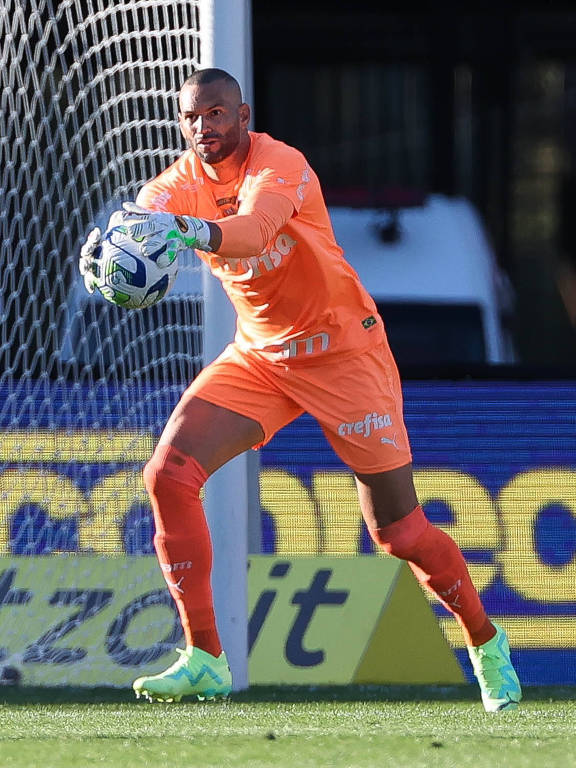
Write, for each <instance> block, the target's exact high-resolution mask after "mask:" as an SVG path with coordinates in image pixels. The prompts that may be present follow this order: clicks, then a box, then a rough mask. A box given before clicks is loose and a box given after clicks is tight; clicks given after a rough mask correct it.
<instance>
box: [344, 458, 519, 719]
mask: <svg viewBox="0 0 576 768" xmlns="http://www.w3.org/2000/svg"><path fill="white" fill-rule="evenodd" d="M356 484H357V487H358V495H359V500H360V506H361V510H362V514H363V517H364V520H365V522H366V525H367V527H368V530H369V532H370V535H371V537H372V539H373V540H374V541H375V542H376V544H377V545H378V546H380V547H381V548H382V549H383V550H384V551H385V552H387V553H388V554H390V555H394V556H395V557H398V558H400V559H402V560H406V561H407V562H408V564H409V566H410V568H411V570H412V572H413V573H414V575H415V576H416V578H417V579H418V581H419V582H420V584H422V586H424V587H425V588H426V589H428V590H429V591H430V592H432V593H433V594H434V595H435V596H436V597H437V599H438V600H439V601H440V602H441V603H442V605H444V607H445V608H447V609H448V610H449V611H450V612H451V613H452V614H453V615H454V617H455V618H456V620H457V621H458V623H459V624H460V626H461V628H462V630H463V633H464V638H465V641H466V645H467V647H468V652H469V655H470V659H471V661H472V664H473V667H474V672H475V674H476V677H477V678H478V681H479V683H480V688H481V692H482V700H483V703H484V707H485V708H486V710H487V711H488V712H496V711H500V710H503V709H511V708H515V707H516V706H517V703H518V701H519V700H520V698H521V696H522V693H521V688H520V683H519V681H518V677H517V675H516V672H515V670H514V668H513V666H512V664H511V661H510V650H509V647H508V641H507V638H506V635H505V633H504V631H503V630H502V628H501V627H499V626H498V625H495V624H493V623H492V622H491V621H490V619H489V618H488V616H487V615H486V612H485V610H484V607H483V605H482V602H481V600H480V597H479V595H478V592H477V590H476V588H475V587H474V584H473V583H472V579H471V578H470V574H469V572H468V567H467V565H466V562H465V560H464V557H463V555H462V553H461V551H460V549H459V547H458V546H457V544H456V542H455V541H454V540H453V539H452V538H451V537H450V536H448V535H447V534H446V533H444V532H443V531H441V530H440V529H439V528H436V527H435V526H434V525H432V524H431V523H430V522H429V521H428V520H427V519H426V516H425V514H424V512H423V510H422V507H420V506H419V505H418V504H417V503H416V504H415V503H414V502H415V501H416V493H415V491H414V487H413V483H412V467H411V465H407V466H404V467H400V468H398V469H392V470H388V471H383V472H379V473H376V474H368V475H367V474H362V473H360V472H356Z"/></svg>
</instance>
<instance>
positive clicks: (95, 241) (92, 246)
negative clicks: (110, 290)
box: [78, 227, 102, 293]
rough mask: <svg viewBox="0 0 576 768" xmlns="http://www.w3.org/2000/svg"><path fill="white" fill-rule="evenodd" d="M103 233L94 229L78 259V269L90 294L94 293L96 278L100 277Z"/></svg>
mask: <svg viewBox="0 0 576 768" xmlns="http://www.w3.org/2000/svg"><path fill="white" fill-rule="evenodd" d="M101 236H102V233H101V231H100V229H99V227H94V229H92V230H91V231H90V232H89V233H88V237H87V238H86V241H85V243H84V245H83V246H82V248H81V249H80V258H79V259H78V269H79V271H80V274H81V275H82V277H83V279H84V285H85V287H86V290H87V291H88V293H94V289H95V287H96V277H97V275H98V258H99V255H100V251H101V247H100V241H101Z"/></svg>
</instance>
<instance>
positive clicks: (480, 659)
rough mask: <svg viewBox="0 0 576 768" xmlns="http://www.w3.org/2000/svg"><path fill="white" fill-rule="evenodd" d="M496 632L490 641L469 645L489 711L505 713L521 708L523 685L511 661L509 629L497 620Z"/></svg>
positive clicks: (483, 698) (475, 671)
mask: <svg viewBox="0 0 576 768" xmlns="http://www.w3.org/2000/svg"><path fill="white" fill-rule="evenodd" d="M494 626H495V628H496V634H495V635H494V637H493V638H492V639H491V640H488V642H487V643H484V644H483V645H479V646H478V647H474V648H472V647H468V655H469V656H470V661H471V662H472V666H473V668H474V674H475V675H476V679H477V680H478V683H479V685H480V691H481V694H482V703H483V704H484V709H485V710H486V712H504V711H507V710H511V709H517V708H518V702H519V701H520V699H521V698H522V688H521V687H520V681H519V680H518V675H517V674H516V670H515V669H514V667H513V666H512V662H511V661H510V647H509V645H508V638H507V637H506V632H504V630H503V629H502V627H500V626H499V625H498V624H495V623H494Z"/></svg>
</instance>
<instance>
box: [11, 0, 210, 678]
mask: <svg viewBox="0 0 576 768" xmlns="http://www.w3.org/2000/svg"><path fill="white" fill-rule="evenodd" d="M198 17H199V9H198V4H197V3H196V2H192V1H191V0H181V1H178V0H120V1H118V2H114V3H109V2H107V0H63V1H62V2H58V1H57V0H4V2H3V3H2V4H1V6H0V80H1V82H2V97H1V102H0V232H1V237H0V280H1V289H0V341H1V344H0V430H1V433H0V556H3V559H2V558H0V611H2V610H7V608H8V607H9V608H10V610H14V611H16V612H17V610H20V611H24V610H25V609H26V611H27V613H20V614H18V613H15V615H14V619H15V621H17V620H18V617H23V616H26V620H27V622H28V623H30V622H31V621H32V623H33V611H32V608H31V607H30V606H32V605H33V604H35V601H36V602H38V600H40V599H41V598H40V597H35V593H34V589H33V588H32V587H31V585H30V584H24V583H20V581H19V579H20V578H24V576H23V575H22V574H23V573H24V571H23V570H22V569H23V568H24V563H25V560H26V561H27V560H28V558H23V557H22V556H29V558H30V562H31V561H32V558H31V557H30V556H36V557H38V556H43V560H42V563H44V565H42V564H39V565H38V566H37V568H36V573H37V574H40V577H41V578H42V579H45V580H47V581H48V582H50V579H51V578H52V576H51V573H50V572H49V571H47V570H46V564H47V563H48V561H51V562H52V563H54V564H53V565H52V571H54V570H55V569H56V570H57V566H56V562H57V561H56V560H55V558H53V557H51V558H46V557H45V556H46V555H54V554H59V557H60V558H62V554H61V553H80V554H82V556H83V557H81V558H78V560H83V561H84V562H85V563H88V559H89V558H86V557H85V555H88V554H90V553H92V554H108V555H110V556H115V557H125V556H126V555H141V554H148V553H151V552H152V523H151V519H150V518H151V516H150V510H149V507H148V502H147V499H146V497H145V493H144V491H143V487H142V482H141V468H142V465H143V463H144V461H145V460H146V459H147V458H148V456H149V453H150V450H151V447H152V445H153V440H154V436H155V435H157V434H158V433H159V431H160V429H161V427H162V425H163V424H164V423H165V421H166V418H167V416H168V414H169V413H170V411H171V409H172V407H173V405H174V403H175V402H176V400H177V397H178V395H179V393H180V392H181V390H182V388H183V385H184V384H185V383H186V382H188V381H190V380H191V379H192V378H193V377H194V375H195V374H196V373H197V371H198V370H199V368H200V367H201V362H202V349H201V346H202V344H201V322H202V297H201V295H200V286H201V280H200V277H199V276H200V266H199V262H198V260H196V261H193V257H190V262H189V264H187V265H186V266H185V267H184V268H181V270H180V273H179V275H178V278H177V282H176V285H175V287H174V289H173V290H172V292H171V294H170V295H169V297H167V298H165V299H164V301H162V302H161V303H160V304H158V305H157V306H155V307H151V308H149V309H146V310H139V311H125V310H121V309H119V308H117V307H114V306H113V305H111V304H108V303H106V302H104V301H103V300H97V299H95V298H94V297H90V296H89V295H88V294H86V292H85V290H84V286H83V283H82V281H81V279H80V276H79V274H78V271H77V258H78V253H79V250H80V246H81V243H82V241H83V239H84V238H85V236H86V233H87V232H88V231H89V230H90V229H91V228H92V227H93V226H95V225H98V226H101V227H102V226H105V223H106V221H107V219H108V215H109V213H110V212H111V210H113V209H114V208H117V207H119V204H120V202H121V201H123V200H133V199H134V198H135V196H136V193H137V190H138V189H139V187H140V186H141V185H142V183H143V182H144V181H146V180H147V179H149V178H151V177H153V176H155V175H156V174H157V173H158V172H159V171H160V170H162V169H163V168H165V167H166V166H167V165H168V164H169V163H170V162H171V161H172V160H173V159H174V158H175V157H176V155H177V154H178V153H179V152H181V151H182V143H181V138H180V135H179V131H178V126H177V119H176V117H177V93H178V90H179V88H180V86H181V84H182V82H183V81H184V80H185V79H186V77H187V76H188V75H189V74H191V72H192V71H193V70H194V68H195V66H196V65H197V64H198V62H199V56H200V31H199V18H198ZM79 567H80V566H79ZM82 567H83V566H82ZM86 567H88V566H87V565H86ZM115 568H116V572H117V577H118V575H119V574H118V569H119V568H120V565H119V563H117V565H116V566H115ZM82 572H84V571H82ZM129 572H130V573H134V571H129ZM19 574H20V575H19ZM92 576H93V578H92V581H90V578H88V583H87V584H84V586H83V587H82V588H79V587H78V586H76V587H75V591H74V590H73V591H72V592H70V590H69V589H68V591H66V589H63V588H62V584H59V587H58V589H52V588H50V589H49V590H48V591H49V594H48V593H47V595H46V596H45V602H46V603H47V604H49V605H51V606H52V607H53V610H55V611H58V610H60V611H61V612H62V616H64V614H66V612H67V613H68V614H70V613H73V612H74V609H73V607H72V608H70V606H75V605H80V606H81V609H80V614H81V616H80V619H78V621H77V622H76V624H78V625H79V624H82V622H84V621H86V620H87V619H90V620H91V621H95V620H94V619H92V616H93V615H95V614H96V613H98V614H99V615H103V614H102V612H103V611H104V613H105V611H106V610H107V606H108V603H109V602H110V601H109V600H108V603H107V602H106V599H107V598H106V594H107V590H106V589H104V588H103V587H102V588H100V587H98V588H97V589H95V586H94V585H95V583H96V586H97V581H98V580H97V579H96V576H95V572H94V573H93V574H92ZM102 578H104V577H102ZM94 579H96V582H95V581H94ZM105 580H106V579H105V578H104V581H105ZM120 581H122V579H120ZM157 586H158V587H159V588H161V587H162V580H161V579H160V582H159V584H158V585H157ZM127 589H128V592H129V591H130V588H129V585H128V586H127ZM108 591H109V590H108ZM105 593H106V594H105ZM127 594H128V593H127ZM158 594H160V592H158ZM42 599H44V598H42ZM131 599H132V598H131ZM134 599H135V598H134ZM150 599H152V598H150ZM155 599H156V598H153V599H152V603H150V604H147V607H148V608H149V607H150V605H152V606H154V605H156V603H155V602H154V600H155ZM158 600H159V601H160V604H161V605H164V603H163V602H162V601H163V600H164V598H163V597H160V598H158ZM89 606H92V608H89ZM165 609H167V608H166V606H165ZM169 610H172V609H171V608H170V609H169ZM90 611H92V612H90ZM76 613H78V609H76ZM136 613H138V611H136ZM58 615H59V614H58V613H57V612H56V613H54V614H53V616H54V617H57V616H58ZM126 616H128V617H129V618H128V619H126V621H127V622H132V618H133V615H132V614H131V613H130V611H129V612H128V614H126ZM116 618H118V616H116ZM125 618H126V617H125ZM47 620H48V619H47V618H46V617H45V618H44V619H42V622H43V623H44V629H46V621H47ZM62 622H64V624H63V625H62V626H59V625H58V622H57V626H56V628H55V629H54V628H53V631H51V633H50V632H45V633H44V634H42V632H40V635H42V637H40V640H39V639H38V638H39V636H38V634H37V635H36V638H34V637H33V634H34V631H35V630H34V628H32V629H30V637H28V639H27V640H26V637H27V633H24V636H23V635H22V632H21V631H20V630H19V629H14V630H13V633H12V634H10V636H9V637H8V638H7V637H6V636H4V635H2V631H4V632H7V631H8V624H9V623H10V622H8V623H6V622H4V623H3V626H4V630H1V631H0V666H2V659H3V658H4V663H5V664H6V663H7V661H6V660H7V659H12V662H13V666H14V665H15V664H16V662H14V659H15V658H19V659H20V662H22V664H23V665H24V666H23V667H22V668H21V669H20V672H19V674H21V675H23V678H24V680H32V681H36V682H38V681H40V682H46V680H50V679H51V678H50V676H49V675H48V678H46V677H45V676H44V677H42V674H44V673H42V674H41V673H40V672H38V671H36V672H35V673H34V672H30V669H32V668H33V667H34V665H36V670H38V669H39V668H40V667H42V663H43V660H44V661H46V659H49V660H50V659H52V663H57V664H65V665H68V666H67V667H66V668H67V669H68V668H71V667H70V665H72V666H73V665H74V664H75V663H76V662H77V661H79V660H81V659H82V658H83V657H82V654H80V659H78V658H76V657H77V656H78V654H76V656H74V653H72V654H71V655H70V654H68V656H66V653H64V654H63V657H62V658H64V659H67V661H66V660H63V661H62V660H60V661H58V658H60V657H59V656H58V653H57V652H56V651H57V650H58V647H64V650H66V647H65V646H66V642H65V641H64V640H62V639H60V638H63V637H64V636H65V635H68V634H69V633H70V632H71V631H72V629H71V627H72V626H74V627H75V626H76V625H74V624H72V625H71V624H66V622H65V621H64V619H62V621H61V622H60V624H62ZM113 623H114V622H112V624H113ZM112 624H110V626H109V627H108V630H107V631H108V634H110V631H112V630H111V626H112ZM64 625H65V626H64ZM114 626H116V629H118V626H119V625H118V623H116V624H115V625H114ZM95 627H96V625H94V624H93V630H94V631H96V630H95ZM11 631H12V630H11ZM75 631H76V630H75ZM103 631H104V630H103ZM112 634H113V633H112ZM173 634H174V631H172V635H173ZM44 635H46V637H44ZM172 635H170V638H169V639H171V641H172V640H173V637H172ZM107 636H108V635H107ZM122 637H123V638H124V640H125V633H124V634H123V635H122ZM14 638H18V643H17V646H16V641H15V640H14ZM42 638H43V639H42ZM124 640H123V642H124ZM106 642H108V645H110V642H111V641H106ZM104 645H105V646H106V643H104ZM30 647H32V651H31V650H30ZM106 647H107V646H106ZM110 647H111V648H112V651H111V653H112V655H114V650H113V648H114V643H112V645H111V646H110ZM127 647H128V646H127ZM26 649H28V650H26ZM54 649H56V651H55V650H54ZM67 650H68V651H70V650H71V649H70V648H68V649H67ZM72 650H73V649H72ZM55 652H56V656H54V653H55ZM156 652H158V648H156ZM51 653H52V656H51V655H50V654H51ZM19 654H20V655H19ZM156 655H157V653H156ZM60 656H62V654H60ZM120 656H121V654H120ZM54 658H56V662H54ZM122 658H124V657H122ZM126 658H128V661H130V659H132V661H133V660H134V658H135V657H133V656H130V654H128V657H126ZM74 659H75V660H74ZM125 660H126V659H125ZM140 661H142V659H140ZM118 663H123V662H118ZM126 663H128V662H126ZM26 665H28V666H26ZM16 666H18V665H17V664H16ZM70 680H72V681H74V680H78V678H77V676H74V674H72V672H69V673H67V675H63V676H61V677H60V678H59V682H62V681H70Z"/></svg>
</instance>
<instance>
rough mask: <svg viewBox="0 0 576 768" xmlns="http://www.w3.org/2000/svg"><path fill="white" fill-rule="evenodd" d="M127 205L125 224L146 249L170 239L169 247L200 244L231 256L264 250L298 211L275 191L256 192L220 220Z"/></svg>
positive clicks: (131, 204) (125, 208)
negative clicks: (244, 203) (239, 207)
mask: <svg viewBox="0 0 576 768" xmlns="http://www.w3.org/2000/svg"><path fill="white" fill-rule="evenodd" d="M123 209H124V214H123V224H124V226H126V228H127V229H128V232H129V234H130V235H131V237H133V238H134V239H136V240H141V241H142V249H143V251H144V252H147V251H148V250H149V249H151V250H156V249H157V248H158V247H160V246H161V245H162V244H163V243H169V248H174V247H176V248H178V247H181V248H197V249H199V250H201V251H209V252H213V253H218V254H219V255H220V256H224V257H226V258H229V259H234V258H238V259H239V258H246V257H247V256H255V255H258V254H259V253H261V252H262V249H263V248H264V246H265V245H266V243H267V242H268V241H269V240H270V239H271V238H272V236H273V235H274V234H275V233H276V232H277V231H278V230H279V229H280V228H281V227H282V226H283V225H284V224H285V223H286V222H287V221H288V220H289V219H290V218H291V217H292V215H293V213H294V205H293V203H292V201H291V200H290V199H289V198H288V197H285V196H284V195H281V194H277V193H273V192H260V193H258V194H257V195H253V196H252V197H251V198H250V200H249V201H247V204H246V205H242V206H241V209H240V211H239V212H238V213H237V214H236V215H234V216H228V217H227V218H226V219H221V220H218V221H217V222H216V221H209V220H207V219H200V218H196V217H195V216H183V215H180V214H173V213H167V212H165V211H151V210H148V209H146V208H143V207H141V206H140V205H136V204H134V203H124V205H123Z"/></svg>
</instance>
